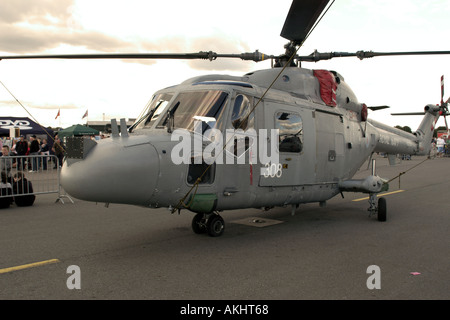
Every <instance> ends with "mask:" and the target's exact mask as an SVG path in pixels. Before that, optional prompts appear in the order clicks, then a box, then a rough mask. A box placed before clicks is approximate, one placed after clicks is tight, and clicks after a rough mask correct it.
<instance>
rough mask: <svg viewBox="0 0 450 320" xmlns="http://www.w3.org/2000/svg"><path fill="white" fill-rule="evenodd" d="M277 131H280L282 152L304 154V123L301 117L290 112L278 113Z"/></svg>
mask: <svg viewBox="0 0 450 320" xmlns="http://www.w3.org/2000/svg"><path fill="white" fill-rule="evenodd" d="M275 129H279V139H280V140H279V151H280V152H295V153H300V152H302V150H303V123H302V118H301V117H300V115H298V114H295V113H289V112H277V113H276V114H275Z"/></svg>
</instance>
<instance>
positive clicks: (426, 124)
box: [414, 104, 442, 155]
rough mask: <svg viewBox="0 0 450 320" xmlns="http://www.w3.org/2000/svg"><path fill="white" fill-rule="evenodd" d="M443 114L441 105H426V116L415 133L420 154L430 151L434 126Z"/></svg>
mask: <svg viewBox="0 0 450 320" xmlns="http://www.w3.org/2000/svg"><path fill="white" fill-rule="evenodd" d="M441 114H442V110H441V107H440V106H436V105H432V104H429V105H426V106H425V116H424V117H423V119H422V122H421V123H420V125H419V128H418V129H417V131H416V132H415V133H414V134H415V135H416V137H417V142H418V155H427V154H428V153H429V152H430V149H431V140H432V139H433V134H434V128H435V125H436V122H437V121H438V120H439V116H440V115H441Z"/></svg>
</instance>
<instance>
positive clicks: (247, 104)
mask: <svg viewBox="0 0 450 320" xmlns="http://www.w3.org/2000/svg"><path fill="white" fill-rule="evenodd" d="M331 5H332V2H331V3H330V1H328V0H294V1H293V2H292V5H291V7H290V10H289V12H288V15H287V18H286V21H285V23H284V26H283V28H282V31H281V37H283V38H285V39H286V40H288V41H289V43H287V44H286V45H285V48H284V49H285V53H283V54H281V55H278V56H274V55H265V54H263V53H261V52H258V51H255V52H252V53H242V54H218V53H215V52H211V51H209V52H208V51H205V52H203V51H201V52H198V53H168V54H167V53H137V54H84V55H83V54H74V55H35V56H30V55H28V56H4V57H0V59H35V58H36V59H204V60H210V61H213V60H216V59H220V58H237V59H242V60H252V61H255V62H258V61H263V60H269V59H270V60H271V61H272V68H270V69H266V70H257V71H254V72H249V73H247V74H244V75H242V76H230V75H220V74H210V75H203V76H197V77H193V78H190V79H187V80H185V81H184V82H182V83H180V84H177V85H174V86H171V87H168V88H165V89H161V90H159V91H157V92H156V93H155V94H154V95H153V97H152V99H151V101H150V102H149V103H148V105H147V106H146V108H145V110H144V111H143V112H142V114H141V116H140V117H139V118H138V119H137V120H136V122H135V123H134V124H133V125H132V126H131V127H130V128H127V126H126V123H125V119H120V122H119V123H117V121H116V120H112V121H111V125H112V126H111V128H112V136H111V138H110V139H103V140H101V141H93V140H90V139H68V141H67V155H66V158H65V164H64V166H63V167H62V170H61V185H62V187H63V188H64V190H65V191H66V192H67V193H68V194H69V195H71V196H73V197H75V198H78V199H81V200H86V201H93V202H101V203H107V204H109V203H120V204H129V205H137V206H143V207H147V208H162V207H164V208H168V209H169V210H170V211H171V212H172V213H174V212H177V211H178V213H180V211H181V210H188V211H190V212H193V213H194V217H193V220H192V229H193V231H194V232H195V233H199V234H200V233H207V234H208V235H210V236H213V237H217V236H220V235H222V234H223V232H224V230H225V222H224V219H223V218H222V217H221V215H220V213H222V212H224V211H226V210H233V209H244V208H263V209H266V210H267V209H270V208H273V207H290V208H291V211H292V214H294V213H295V211H296V209H297V208H298V206H299V205H300V204H304V203H319V204H321V205H325V203H326V201H327V200H329V199H331V198H333V197H334V196H336V195H339V194H342V193H343V192H360V193H365V194H368V195H369V208H368V210H369V213H370V215H371V216H372V215H374V216H377V219H378V220H379V221H386V220H387V203H386V199H385V198H384V197H377V195H378V194H379V193H380V192H382V191H386V190H388V188H389V184H388V181H387V180H386V179H383V178H381V177H379V176H378V175H377V174H376V172H375V168H374V167H373V168H372V172H371V174H370V175H369V176H367V177H366V178H365V179H353V176H354V175H355V174H356V172H357V171H358V169H359V168H360V167H361V166H362V165H363V164H364V163H365V162H366V161H367V160H368V159H369V158H370V157H371V156H372V155H373V154H374V153H375V152H384V153H387V154H388V155H390V157H393V156H395V155H397V154H411V155H427V154H428V152H429V151H430V147H431V140H432V136H433V129H434V126H435V124H436V122H437V121H438V119H439V117H440V116H444V117H445V116H446V115H447V114H448V108H447V106H448V102H449V100H447V101H446V102H444V101H443V99H441V103H440V104H438V105H436V104H429V105H427V106H425V108H424V112H423V113H422V114H423V115H424V117H423V120H422V122H421V124H420V126H419V127H418V129H417V130H416V131H415V132H414V133H407V132H405V131H402V130H400V129H396V128H393V127H390V126H388V125H385V124H383V123H381V122H377V121H375V120H372V119H370V118H369V117H368V110H380V109H383V108H387V106H367V105H366V104H365V103H361V102H359V101H358V99H357V97H356V95H355V94H354V92H353V91H352V89H351V88H350V86H349V85H348V84H347V83H346V82H345V79H344V77H343V76H342V75H341V74H339V73H338V72H336V71H329V70H320V69H318V70H311V69H306V68H303V67H301V64H302V62H318V61H321V60H328V59H332V58H338V57H357V58H359V59H361V60H362V59H366V58H373V57H378V56H395V55H437V54H450V51H420V52H372V51H358V52H356V53H347V52H329V53H320V52H317V51H315V52H313V53H312V54H310V55H307V56H301V55H298V51H299V49H300V48H301V46H302V44H303V43H304V41H305V40H306V39H307V38H308V36H309V34H310V33H311V32H312V31H313V30H314V27H315V26H316V25H317V23H318V22H319V21H320V20H321V19H322V17H323V16H324V14H325V13H326V12H327V10H328V9H329V8H330V6H331ZM319 142H320V143H319Z"/></svg>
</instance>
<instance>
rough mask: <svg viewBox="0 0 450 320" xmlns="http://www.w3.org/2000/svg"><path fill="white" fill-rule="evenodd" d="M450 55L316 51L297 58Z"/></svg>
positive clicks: (319, 59)
mask: <svg viewBox="0 0 450 320" xmlns="http://www.w3.org/2000/svg"><path fill="white" fill-rule="evenodd" d="M439 54H450V51H404V52H373V51H357V52H318V51H317V50H315V51H314V52H313V53H311V54H310V55H309V56H297V57H295V58H296V59H297V60H299V61H310V62H317V61H322V60H329V59H332V58H343V57H358V58H359V59H360V60H362V59H366V58H373V57H381V56H419V55H439Z"/></svg>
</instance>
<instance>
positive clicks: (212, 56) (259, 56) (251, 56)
mask: <svg viewBox="0 0 450 320" xmlns="http://www.w3.org/2000/svg"><path fill="white" fill-rule="evenodd" d="M217 58H239V59H242V60H252V61H255V62H258V61H263V60H267V59H271V58H272V56H269V55H265V54H263V53H261V52H259V51H258V50H256V51H255V52H246V53H240V54H218V53H216V52H212V51H208V52H204V51H200V52H197V53H93V54H89V53H88V54H48V55H45V54H44V55H19V56H0V60H7V59H8V60H11V59H203V60H210V61H212V60H216V59H217Z"/></svg>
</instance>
